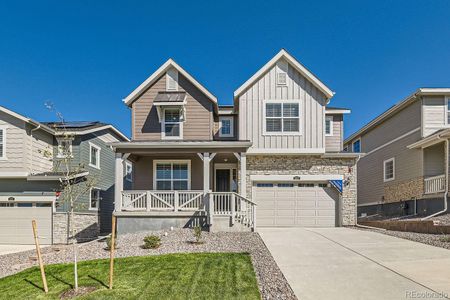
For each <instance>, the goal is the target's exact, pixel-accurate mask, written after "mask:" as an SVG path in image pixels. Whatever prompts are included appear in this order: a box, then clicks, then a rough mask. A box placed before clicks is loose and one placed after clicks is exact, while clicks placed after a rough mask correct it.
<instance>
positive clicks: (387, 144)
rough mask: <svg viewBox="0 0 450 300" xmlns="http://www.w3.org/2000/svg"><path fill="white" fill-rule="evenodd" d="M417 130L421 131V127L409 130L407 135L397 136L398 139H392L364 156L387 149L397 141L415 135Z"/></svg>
mask: <svg viewBox="0 0 450 300" xmlns="http://www.w3.org/2000/svg"><path fill="white" fill-rule="evenodd" d="M419 130H421V127H417V128H416V129H413V130H411V131H409V132H407V133H405V134H403V135H401V136H399V137H397V138H395V139H393V140H391V141H389V142H387V143H385V144H383V145H381V146H379V147H377V148H375V149H373V150H371V151H369V152H367V153H366V155H365V156H368V155H370V154H372V153H374V152H376V151H378V150H380V149H383V148H384V147H387V146H389V145H390V144H392V143H395V142H397V141H399V140H401V139H403V138H405V137H407V136H409V135H411V134H413V133H416V132H417V131H419Z"/></svg>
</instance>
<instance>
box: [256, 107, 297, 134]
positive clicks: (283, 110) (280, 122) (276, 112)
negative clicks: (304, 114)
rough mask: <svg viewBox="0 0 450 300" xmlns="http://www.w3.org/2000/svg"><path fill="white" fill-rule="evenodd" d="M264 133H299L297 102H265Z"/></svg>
mask: <svg viewBox="0 0 450 300" xmlns="http://www.w3.org/2000/svg"><path fill="white" fill-rule="evenodd" d="M265 119H266V124H265V133H286V134H292V133H299V132H300V113H299V103H298V102H296V103H292V102H288V103H266V105H265Z"/></svg>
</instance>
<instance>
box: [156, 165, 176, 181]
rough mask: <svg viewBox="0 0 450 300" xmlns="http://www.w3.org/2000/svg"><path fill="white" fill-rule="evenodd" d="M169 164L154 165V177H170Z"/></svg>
mask: <svg viewBox="0 0 450 300" xmlns="http://www.w3.org/2000/svg"><path fill="white" fill-rule="evenodd" d="M171 170H172V168H171V165H170V164H157V165H156V179H171V178H172V176H171Z"/></svg>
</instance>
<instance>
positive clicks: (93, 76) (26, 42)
mask: <svg viewBox="0 0 450 300" xmlns="http://www.w3.org/2000/svg"><path fill="white" fill-rule="evenodd" d="M449 12H450V1H447V0H442V1H439V0H433V1H429V0H423V1H414V0H408V1H383V0H376V1H360V0H359V1H292V2H286V1H272V2H264V3H262V1H222V2H221V3H218V2H217V3H216V2H215V1H204V2H194V1H175V0H174V1H157V4H153V3H151V2H150V1H71V2H69V1H55V2H47V1H33V2H29V3H26V2H25V1H21V2H19V1H14V2H11V3H9V4H8V3H4V2H2V3H1V4H0V104H1V105H4V106H6V107H8V108H10V109H12V110H14V111H16V112H18V113H21V114H24V115H27V116H29V117H31V118H34V119H37V120H40V121H47V120H52V119H55V116H54V115H53V113H51V112H49V111H47V110H46V108H45V107H44V103H45V102H46V101H52V102H53V103H54V104H55V106H56V107H57V108H58V110H59V111H61V112H62V113H63V114H64V116H65V118H66V119H68V120H100V121H104V122H110V123H112V124H114V125H115V126H117V128H119V129H120V130H122V131H123V132H124V133H126V134H129V133H130V125H131V124H130V123H131V120H130V113H129V110H128V109H127V108H126V106H125V105H124V104H123V103H122V101H121V100H122V99H123V98H124V97H126V96H127V95H128V94H129V93H130V92H131V91H132V90H133V89H134V88H135V87H137V86H138V85H139V84H140V83H141V82H142V81H143V80H145V79H146V78H147V77H148V76H149V75H150V74H151V73H152V72H153V71H155V70H156V69H157V68H158V67H159V66H160V65H161V64H162V63H164V62H165V61H166V60H167V59H168V58H169V57H172V58H174V59H175V61H177V62H178V63H179V64H180V65H181V66H183V68H185V69H186V70H187V71H188V72H190V73H191V74H192V75H193V76H194V77H195V78H196V79H197V80H198V81H200V82H201V83H202V84H203V85H204V86H205V87H206V88H208V89H209V90H210V91H211V92H212V93H213V94H215V95H216V96H217V97H218V99H219V102H220V103H221V104H229V103H231V101H232V97H233V91H234V90H236V89H237V88H238V87H239V86H240V85H241V84H242V83H243V82H244V81H245V80H246V79H248V78H249V77H250V76H251V75H252V74H253V73H254V72H256V71H257V70H258V69H259V68H260V67H261V66H262V65H263V64H264V63H265V62H267V61H268V60H269V59H270V58H271V57H272V56H274V55H275V54H276V53H277V52H278V51H279V49H280V48H286V49H287V50H288V51H289V52H290V53H291V54H292V55H294V56H295V57H297V58H298V59H299V60H300V61H301V62H302V63H303V64H304V65H306V66H307V67H308V68H309V69H310V70H312V71H313V72H314V73H315V74H316V75H317V76H318V77H319V78H320V79H321V80H322V81H323V82H325V84H327V85H328V86H329V87H330V88H331V89H332V90H333V91H335V92H336V95H335V97H333V99H332V102H331V104H330V105H333V106H340V107H348V108H351V109H352V114H351V115H350V116H348V117H347V118H346V125H345V131H346V136H348V135H349V134H351V133H352V132H354V131H355V130H357V129H358V128H360V127H361V126H362V125H363V124H365V123H367V121H369V120H370V119H371V118H374V117H375V116H377V115H378V114H379V113H381V112H383V111H384V110H386V109H387V108H389V107H390V106H392V105H393V104H394V103H395V102H398V101H399V100H401V99H402V98H404V97H405V96H407V95H408V94H410V93H412V92H413V91H414V90H415V89H417V88H418V87H425V86H426V87H443V86H446V87H448V86H450V14H449Z"/></svg>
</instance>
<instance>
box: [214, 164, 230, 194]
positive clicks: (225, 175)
mask: <svg viewBox="0 0 450 300" xmlns="http://www.w3.org/2000/svg"><path fill="white" fill-rule="evenodd" d="M230 190H231V189H230V169H217V170H216V192H229V191H230Z"/></svg>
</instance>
